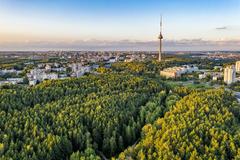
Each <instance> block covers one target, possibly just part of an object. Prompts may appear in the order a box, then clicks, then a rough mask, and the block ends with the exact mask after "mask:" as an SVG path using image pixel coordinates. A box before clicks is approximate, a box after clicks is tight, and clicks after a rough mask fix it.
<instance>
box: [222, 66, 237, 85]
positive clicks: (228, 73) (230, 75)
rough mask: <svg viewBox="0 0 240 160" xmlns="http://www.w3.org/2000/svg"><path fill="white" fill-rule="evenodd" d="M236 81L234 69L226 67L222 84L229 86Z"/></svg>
mask: <svg viewBox="0 0 240 160" xmlns="http://www.w3.org/2000/svg"><path fill="white" fill-rule="evenodd" d="M235 79H236V69H235V66H234V65H232V66H228V67H226V68H225V69H224V82H225V83H226V84H231V83H233V82H235Z"/></svg>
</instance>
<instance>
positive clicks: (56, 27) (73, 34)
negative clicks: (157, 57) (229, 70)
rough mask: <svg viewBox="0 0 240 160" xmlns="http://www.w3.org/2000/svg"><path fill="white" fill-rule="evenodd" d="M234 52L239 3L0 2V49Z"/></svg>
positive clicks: (239, 41)
mask: <svg viewBox="0 0 240 160" xmlns="http://www.w3.org/2000/svg"><path fill="white" fill-rule="evenodd" d="M160 14H163V16H164V35H165V40H164V42H163V43H164V50H166V51H178V50H182V51H185V50H186V51H191V50H193V51H194V50H240V47H239V46H240V39H239V37H240V22H239V21H237V19H239V18H240V1H238V0H212V1H211V2H209V1H207V0H203V1H197V2H196V1H192V0H184V1H181V2H180V1H177V0H172V1H166V0H162V1H157V0H150V1H136V0H133V1H126V0H121V1H106V0H92V1H86V0H83V1H80V2H79V1H74V0H70V1H64V0H60V1H56V0H53V1H46V0H43V1H30V0H22V1H16V0H9V1H7V0H0V50H147V51H148V50H149V51H154V50H156V51H157V50H158V39H157V38H156V37H157V36H156V35H157V34H158V32H159V17H160Z"/></svg>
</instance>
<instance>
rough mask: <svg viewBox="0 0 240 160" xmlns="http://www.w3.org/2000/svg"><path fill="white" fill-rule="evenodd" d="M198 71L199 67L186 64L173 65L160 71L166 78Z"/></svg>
mask: <svg viewBox="0 0 240 160" xmlns="http://www.w3.org/2000/svg"><path fill="white" fill-rule="evenodd" d="M195 71H198V67H195V66H188V65H184V66H182V67H171V68H166V69H164V70H162V71H160V75H161V76H164V77H166V78H177V77H181V75H182V74H185V73H192V72H195Z"/></svg>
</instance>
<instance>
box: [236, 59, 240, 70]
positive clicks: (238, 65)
mask: <svg viewBox="0 0 240 160" xmlns="http://www.w3.org/2000/svg"><path fill="white" fill-rule="evenodd" d="M236 72H240V61H237V62H236Z"/></svg>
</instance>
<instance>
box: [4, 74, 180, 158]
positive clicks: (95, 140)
mask: <svg viewBox="0 0 240 160" xmlns="http://www.w3.org/2000/svg"><path fill="white" fill-rule="evenodd" d="M168 91H169V89H168V87H167V86H166V85H165V84H164V83H163V82H161V81H157V80H154V79H151V78H146V77H144V78H143V77H140V76H133V75H128V74H101V75H88V76H83V77H82V78H79V79H67V80H57V81H45V82H43V83H41V84H39V85H37V86H35V87H30V88H26V87H17V86H3V87H2V88H1V92H0V109H1V111H0V117H1V121H0V129H1V130H0V133H1V134H0V155H1V158H2V159H14V160H15V159H21V160H23V159H33V160H34V159H39V160H41V159H44V160H46V159H56V160H58V159H72V160H74V159H81V157H88V158H90V159H91V158H92V159H99V158H100V157H99V155H104V156H106V157H111V156H116V155H117V153H119V152H121V151H123V150H124V149H125V148H126V147H127V146H129V145H132V144H133V143H135V142H136V141H137V140H138V138H139V137H140V132H141V128H142V126H144V125H145V124H146V123H152V122H154V121H155V120H156V119H157V118H158V117H162V116H163V115H164V113H165V112H167V111H168V109H169V108H171V107H172V105H174V104H175V102H176V101H177V100H179V99H180V97H179V96H178V94H175V93H168Z"/></svg>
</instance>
